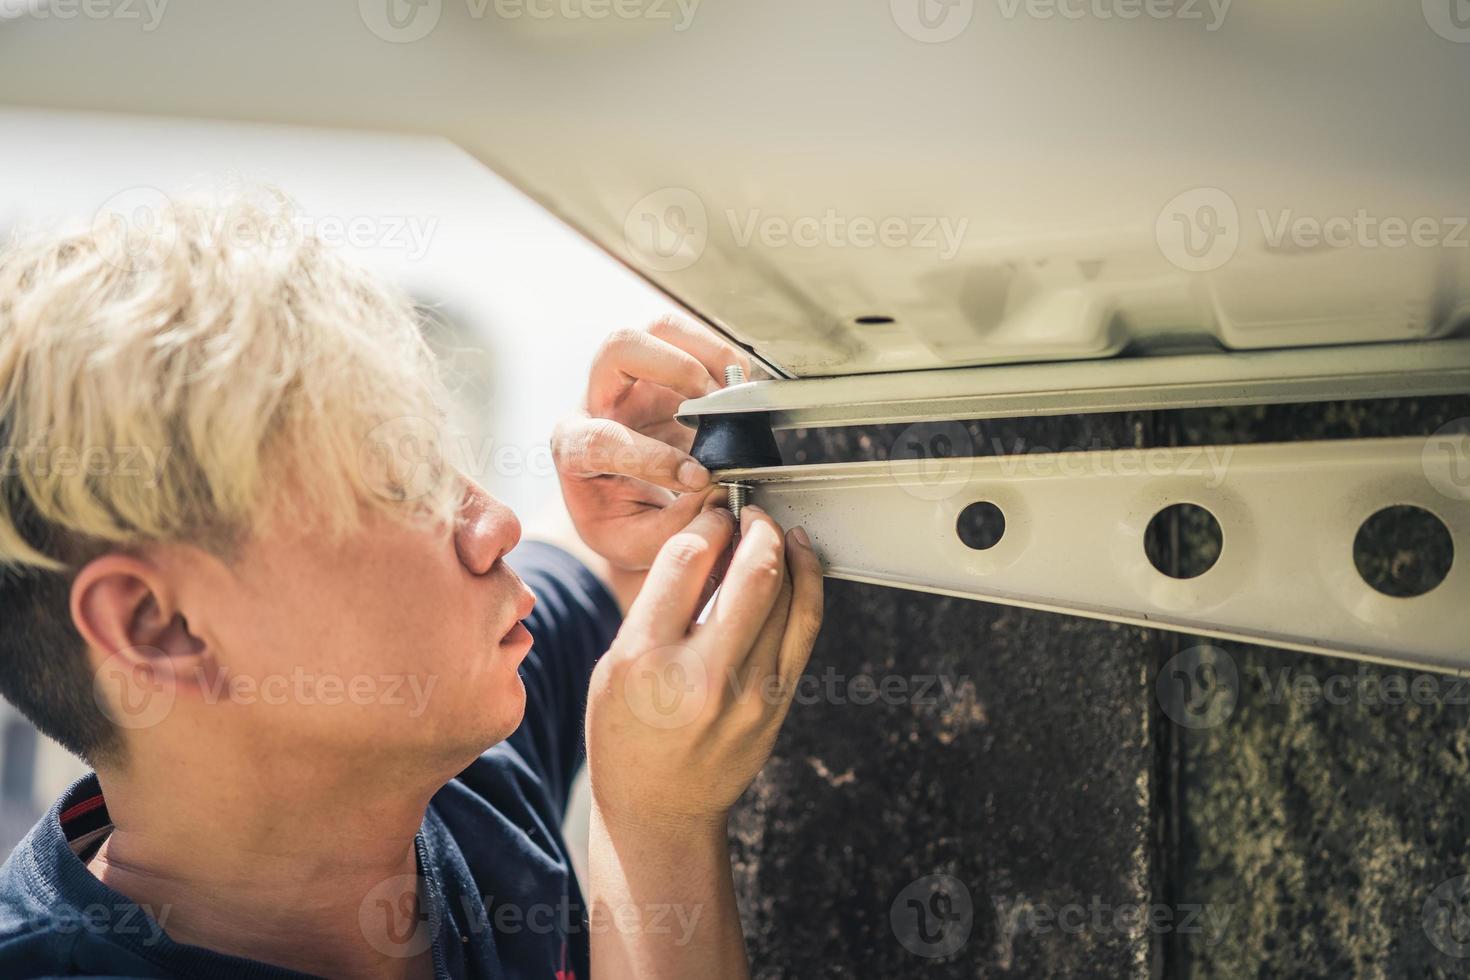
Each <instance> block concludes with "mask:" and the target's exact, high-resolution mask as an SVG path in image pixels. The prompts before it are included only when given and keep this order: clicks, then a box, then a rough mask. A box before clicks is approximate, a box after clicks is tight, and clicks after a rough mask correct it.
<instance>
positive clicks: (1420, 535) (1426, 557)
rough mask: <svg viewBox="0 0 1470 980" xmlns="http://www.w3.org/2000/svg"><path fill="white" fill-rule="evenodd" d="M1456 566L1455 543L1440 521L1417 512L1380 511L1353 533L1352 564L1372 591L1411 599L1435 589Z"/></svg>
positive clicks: (1401, 508) (1407, 507)
mask: <svg viewBox="0 0 1470 980" xmlns="http://www.w3.org/2000/svg"><path fill="white" fill-rule="evenodd" d="M1454 563H1455V541H1454V538H1452V537H1451V536H1450V529H1449V528H1447V527H1445V525H1444V521H1442V520H1440V519H1439V518H1438V517H1437V516H1435V515H1434V514H1431V513H1430V512H1429V511H1427V510H1425V509H1424V508H1422V507H1415V506H1413V505H1412V504H1397V505H1395V506H1392V507H1385V508H1383V509H1382V510H1380V511H1378V512H1377V513H1375V514H1374V515H1373V516H1372V517H1369V518H1368V519H1367V520H1366V521H1364V522H1363V523H1362V525H1361V526H1359V528H1358V534H1357V536H1356V537H1355V538H1354V539H1353V564H1354V565H1356V566H1357V568H1358V574H1359V575H1361V576H1362V577H1363V581H1364V582H1367V583H1368V585H1369V586H1370V587H1371V588H1373V589H1374V590H1376V591H1378V592H1381V593H1383V594H1384V595H1386V596H1393V597H1394V598H1397V599H1412V598H1414V597H1415V596H1421V595H1424V594H1425V593H1426V592H1430V591H1432V590H1433V589H1435V588H1437V587H1438V586H1439V583H1441V582H1443V581H1444V580H1445V577H1446V576H1447V575H1449V573H1450V566H1451V565H1453V564H1454Z"/></svg>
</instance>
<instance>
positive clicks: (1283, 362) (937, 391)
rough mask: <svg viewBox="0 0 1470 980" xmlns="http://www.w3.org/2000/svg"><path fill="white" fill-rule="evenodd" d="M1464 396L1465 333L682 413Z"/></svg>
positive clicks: (948, 378)
mask: <svg viewBox="0 0 1470 980" xmlns="http://www.w3.org/2000/svg"><path fill="white" fill-rule="evenodd" d="M1465 391H1470V338H1458V339H1453V340H1439V341H1426V342H1416V343H1396V344H1358V345H1351V346H1343V347H1328V348H1314V349H1295V350H1290V349H1289V350H1269V351H1235V352H1231V353H1229V354H1226V353H1212V354H1189V355H1174V356H1168V357H1164V356H1155V357H1121V358H1113V359H1110V360H1100V361H1068V362H1061V363H1048V364H1014V365H998V366H993V367H972V368H948V369H945V370H939V371H903V372H895V373H893V374H866V375H852V376H848V377H840V378H810V379H803V380H795V381H785V380H783V381H755V382H750V383H747V384H743V385H737V386H735V387H732V388H726V389H724V390H722V391H717V392H715V393H713V394H711V395H708V396H706V397H704V398H700V399H696V400H693V401H688V402H685V403H684V404H683V405H681V406H680V408H679V418H680V420H681V421H684V422H685V423H688V424H693V422H694V421H695V420H697V419H698V418H699V417H701V416H706V415H724V414H730V413H739V412H767V413H769V415H770V422H771V427H772V428H773V429H795V428H803V427H820V426H832V425H871V424H874V423H882V422H918V421H939V420H944V419H983V418H1008V417H1009V418H1016V417H1021V416H1031V415H1060V414H1069V413H1073V412H1125V411H1144V410H1149V411H1153V410H1158V409H1170V408H1192V407H1196V406H1201V405H1251V404H1267V403H1275V404H1284V403H1296V402H1313V401H1333V400H1336V399H1348V398H1386V397H1391V396H1399V397H1428V396H1432V395H1449V394H1456V393H1459V392H1465Z"/></svg>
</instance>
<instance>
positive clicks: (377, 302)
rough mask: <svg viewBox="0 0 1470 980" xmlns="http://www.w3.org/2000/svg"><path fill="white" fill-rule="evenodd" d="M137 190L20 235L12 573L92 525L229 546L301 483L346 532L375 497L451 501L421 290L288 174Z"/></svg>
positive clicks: (6, 393) (10, 472) (3, 287)
mask: <svg viewBox="0 0 1470 980" xmlns="http://www.w3.org/2000/svg"><path fill="white" fill-rule="evenodd" d="M126 204H127V207H125V208H123V209H121V210H119V209H117V208H113V209H110V210H108V211H107V212H105V213H102V214H99V216H98V218H97V220H95V221H94V222H93V223H92V225H91V226H90V227H89V228H87V229H85V230H83V231H80V232H76V233H58V234H53V235H50V236H48V237H42V238H39V239H35V240H31V241H29V242H25V243H20V244H17V245H15V246H13V247H12V248H10V249H9V250H7V251H5V252H4V253H0V484H3V486H4V490H5V492H4V493H0V573H3V572H4V571H5V570H6V569H10V570H11V571H12V572H24V571H25V570H26V569H27V568H30V569H32V570H42V569H44V570H48V571H60V570H62V569H64V568H66V567H67V566H68V564H70V563H71V562H73V561H75V560H76V556H75V552H76V547H77V546H78V545H80V547H81V550H82V553H83V554H88V553H94V552H97V551H99V550H101V549H106V548H109V547H121V548H126V547H129V546H136V545H139V544H144V543H149V542H190V543H195V544H198V545H200V546H203V547H207V548H209V549H211V550H214V551H217V552H219V551H227V550H228V549H229V548H230V547H231V546H232V545H234V544H236V543H238V542H239V541H240V540H241V538H242V536H243V535H246V534H248V532H249V531H250V530H251V529H253V528H256V527H259V526H262V525H263V524H264V523H265V522H267V521H269V520H271V519H272V518H273V515H278V514H279V513H281V512H282V510H281V507H280V506H278V505H281V504H285V505H289V512H291V513H294V514H296V515H298V516H300V517H301V518H302V519H303V520H307V519H310V520H313V521H316V520H318V519H320V520H321V521H323V522H324V529H325V530H326V531H328V532H329V533H340V532H343V531H347V530H349V529H351V528H353V527H355V526H357V524H358V522H359V521H360V520H361V518H362V515H363V508H364V507H369V508H378V509H381V510H386V511H390V512H392V513H395V514H400V515H403V514H408V513H412V514H413V515H414V516H415V517H419V518H423V517H428V518H430V519H433V520H444V519H448V518H450V517H452V515H453V512H454V508H455V506H456V504H457V500H458V486H457V482H456V480H455V478H454V476H453V474H452V472H450V470H449V469H448V468H447V467H445V466H444V465H443V464H442V459H443V454H442V452H441V451H440V449H441V446H442V437H441V434H442V433H443V431H444V426H445V425H446V424H447V416H446V414H445V407H446V405H447V400H446V398H445V393H444V391H443V386H442V383H441V381H440V378H439V375H438V372H437V369H436V364H435V358H434V356H433V353H432V352H431V351H430V349H429V348H428V346H427V344H426V343H425V341H424V338H423V334H422V331H421V329H420V322H419V317H418V315H417V313H416V311H415V309H414V307H413V306H412V304H411V303H410V302H409V300H408V299H407V297H406V296H404V295H402V294H400V293H399V292H397V291H395V290H394V289H392V288H390V287H388V286H386V285H384V284H383V283H381V282H379V281H378V280H377V279H375V278H374V277H372V276H370V275H369V274H367V273H365V272H363V271H361V270H359V269H356V268H354V267H352V266H351V265H349V264H348V263H347V262H345V261H344V260H343V259H342V258H341V257H340V256H338V255H336V254H334V253H333V252H331V251H330V250H328V249H327V248H326V247H325V246H324V245H323V244H322V243H321V242H320V241H319V240H317V239H316V238H314V237H313V236H312V235H310V234H307V233H304V232H301V231H299V230H298V229H300V228H301V227H302V226H303V222H301V221H300V220H299V211H298V209H296V208H295V207H294V206H293V205H292V204H291V202H290V201H289V200H287V199H286V198H285V197H284V196H283V195H281V194H279V193H277V192H273V191H264V192H254V193H251V194H244V195H237V196H234V197H233V198H231V199H229V200H225V201H223V202H211V201H209V200H182V201H173V200H169V199H167V198H165V197H164V196H163V195H162V194H159V193H158V192H139V195H138V196H137V199H135V200H131V201H128V202H126ZM405 439H409V440H412V442H413V446H412V447H411V448H408V449H407V450H406V449H405V445H404V442H405ZM405 452H407V454H408V455H409V456H411V457H413V458H410V459H406V458H405V455H404V454H405ZM405 465H408V466H411V467H412V472H411V473H410V474H409V475H408V479H405V471H404V467H405ZM288 487H289V489H287V488H288ZM406 505H407V506H406ZM38 530H39V533H38ZM59 541H65V542H71V543H72V544H68V545H67V546H66V547H61V546H59V545H57V544H56V542H59ZM68 551H71V552H72V554H71V555H68V554H67V552H68Z"/></svg>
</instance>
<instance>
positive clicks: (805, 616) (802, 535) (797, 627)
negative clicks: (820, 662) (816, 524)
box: [776, 527, 823, 691]
mask: <svg viewBox="0 0 1470 980" xmlns="http://www.w3.org/2000/svg"><path fill="white" fill-rule="evenodd" d="M786 565H787V568H788V570H789V572H790V576H791V609H790V611H789V612H788V613H787V614H786V635H785V636H784V637H783V638H782V640H781V655H780V661H779V664H778V666H777V668H776V672H777V673H778V674H779V675H780V677H781V689H782V690H784V691H791V690H795V687H796V682H797V680H798V679H799V678H800V677H801V673H802V671H804V670H806V664H807V660H809V659H810V658H811V653H812V644H814V643H816V641H817V634H818V633H819V632H821V629H822V606H823V589H822V562H821V559H819V558H818V557H817V553H816V551H815V550H813V549H812V546H811V539H810V538H808V537H807V535H806V531H804V530H802V529H801V528H799V527H797V528H792V529H791V530H790V531H788V532H786Z"/></svg>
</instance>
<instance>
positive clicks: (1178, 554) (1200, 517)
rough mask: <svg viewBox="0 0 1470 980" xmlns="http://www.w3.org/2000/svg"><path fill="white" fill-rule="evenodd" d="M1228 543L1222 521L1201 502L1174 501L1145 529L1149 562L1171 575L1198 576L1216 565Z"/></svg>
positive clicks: (1144, 536) (1179, 576)
mask: <svg viewBox="0 0 1470 980" xmlns="http://www.w3.org/2000/svg"><path fill="white" fill-rule="evenodd" d="M1224 547H1225V534H1224V532H1223V531H1221V530H1220V522H1219V521H1217V520H1216V519H1215V515H1214V514H1211V513H1210V512H1209V511H1207V510H1205V509H1204V508H1203V507H1201V506H1199V505H1198V504H1170V505H1169V506H1168V507H1165V508H1164V509H1163V510H1161V511H1159V512H1158V513H1157V514H1155V515H1154V516H1153V520H1151V521H1149V522H1148V528H1147V529H1146V530H1145V531H1144V532H1143V551H1144V554H1146V555H1148V560H1149V564H1151V565H1153V566H1154V568H1156V569H1158V570H1159V571H1160V572H1163V573H1164V574H1165V575H1167V576H1169V577H1170V578H1198V577H1199V576H1201V575H1203V574H1204V573H1205V572H1208V571H1209V570H1210V569H1211V568H1214V567H1215V562H1217V561H1219V560H1220V552H1221V550H1222V549H1223V548H1224Z"/></svg>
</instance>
